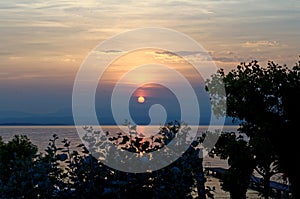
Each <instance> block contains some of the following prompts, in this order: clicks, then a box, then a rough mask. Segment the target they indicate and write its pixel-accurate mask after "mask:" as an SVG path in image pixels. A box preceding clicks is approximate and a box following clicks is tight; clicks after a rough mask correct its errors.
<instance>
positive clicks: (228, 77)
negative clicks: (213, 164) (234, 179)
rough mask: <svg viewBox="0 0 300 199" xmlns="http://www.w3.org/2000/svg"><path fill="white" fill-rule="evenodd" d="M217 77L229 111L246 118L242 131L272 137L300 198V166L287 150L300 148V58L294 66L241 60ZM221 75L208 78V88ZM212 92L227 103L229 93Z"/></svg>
mask: <svg viewBox="0 0 300 199" xmlns="http://www.w3.org/2000/svg"><path fill="white" fill-rule="evenodd" d="M215 77H218V78H221V79H222V80H223V83H224V85H225V90H226V100H227V110H226V113H227V115H228V116H230V117H233V118H237V119H239V120H241V121H244V122H243V125H241V127H240V131H241V132H245V133H247V135H248V136H249V137H250V139H252V138H253V137H254V136H253V134H256V135H255V137H257V135H258V133H260V135H259V136H261V137H263V138H268V139H269V141H270V143H271V144H272V145H273V147H274V152H275V154H276V155H277V156H278V159H279V166H280V169H281V171H282V172H284V173H286V175H287V176H288V178H289V180H290V182H291V187H292V192H293V197H294V198H299V189H297V187H296V186H297V175H296V173H297V168H299V167H298V166H297V163H296V162H297V161H295V159H294V158H296V157H294V158H290V157H289V155H287V154H291V153H293V152H295V151H297V148H296V146H297V143H296V139H295V136H296V133H298V131H299V130H298V128H297V127H298V126H297V125H298V120H299V113H300V106H299V102H300V62H298V63H297V64H296V65H295V66H294V67H292V68H288V67H286V66H285V65H284V66H280V65H278V64H275V63H274V62H269V63H268V66H267V67H265V68H262V67H260V66H259V64H258V62H257V61H252V62H250V63H248V64H246V63H241V64H240V65H239V66H237V68H236V69H233V70H231V71H230V72H229V73H228V74H225V72H224V70H222V69H221V70H219V72H218V73H217V74H216V75H215ZM218 78H213V79H212V80H211V81H208V82H207V84H208V85H209V86H208V87H207V88H214V85H219V84H220V83H222V81H221V80H218V81H214V80H215V79H218ZM209 92H210V94H211V96H212V99H213V100H212V103H213V104H214V105H218V104H220V103H221V104H224V100H225V97H224V96H219V95H220V94H219V93H218V91H217V90H216V89H210V90H209ZM215 111H216V112H219V113H220V114H221V113H222V114H224V112H225V110H215ZM246 127H247V128H246ZM249 127H251V128H249ZM249 129H250V130H249ZM251 129H255V131H251Z"/></svg>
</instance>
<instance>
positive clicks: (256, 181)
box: [204, 167, 291, 199]
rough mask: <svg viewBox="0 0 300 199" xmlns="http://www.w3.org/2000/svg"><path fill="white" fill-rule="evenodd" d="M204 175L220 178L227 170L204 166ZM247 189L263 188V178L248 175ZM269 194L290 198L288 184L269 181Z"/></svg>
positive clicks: (259, 190) (260, 189)
mask: <svg viewBox="0 0 300 199" xmlns="http://www.w3.org/2000/svg"><path fill="white" fill-rule="evenodd" d="M204 171H205V173H206V175H209V176H213V177H215V178H218V179H222V176H223V175H224V174H225V173H226V172H227V169H225V168H222V167H205V168H204ZM249 189H252V190H255V191H258V192H261V191H262V190H263V179H262V178H260V177H257V176H254V175H252V176H251V177H250V183H249ZM270 189H271V195H272V197H274V198H287V199H288V198H291V189H290V186H289V185H286V184H283V183H280V182H276V181H270Z"/></svg>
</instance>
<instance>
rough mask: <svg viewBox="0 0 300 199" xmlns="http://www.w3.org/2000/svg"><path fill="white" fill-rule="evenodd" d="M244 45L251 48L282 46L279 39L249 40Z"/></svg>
mask: <svg viewBox="0 0 300 199" xmlns="http://www.w3.org/2000/svg"><path fill="white" fill-rule="evenodd" d="M242 46H243V47H249V48H256V47H276V46H280V44H279V43H278V42H277V41H268V40H262V41H247V42H245V43H243V45H242Z"/></svg>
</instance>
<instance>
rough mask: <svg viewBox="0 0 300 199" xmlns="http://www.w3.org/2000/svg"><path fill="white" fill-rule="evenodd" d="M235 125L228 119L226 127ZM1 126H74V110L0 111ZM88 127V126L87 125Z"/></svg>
mask: <svg viewBox="0 0 300 199" xmlns="http://www.w3.org/2000/svg"><path fill="white" fill-rule="evenodd" d="M209 120H210V118H209V116H205V115H204V116H201V124H200V125H209ZM143 121H147V120H146V119H145V118H138V120H137V121H135V122H136V123H138V124H139V125H143V124H147V123H145V122H143ZM101 124H102V125H115V121H114V120H113V119H112V117H101ZM236 124H238V123H235V124H233V123H232V119H231V118H226V122H225V125H236ZM0 125H74V120H73V116H72V109H61V110H58V111H56V112H53V113H26V112H21V111H0ZM87 125H88V124H87Z"/></svg>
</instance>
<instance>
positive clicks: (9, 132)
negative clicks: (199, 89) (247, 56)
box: [0, 126, 237, 151]
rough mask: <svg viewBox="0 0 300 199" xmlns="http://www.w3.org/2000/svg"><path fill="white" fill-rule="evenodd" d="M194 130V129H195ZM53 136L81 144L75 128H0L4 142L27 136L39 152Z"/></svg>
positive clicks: (147, 131) (146, 130) (149, 129)
mask: <svg viewBox="0 0 300 199" xmlns="http://www.w3.org/2000/svg"><path fill="white" fill-rule="evenodd" d="M126 128H127V127H124V128H122V130H123V131H125V132H128V131H127V129H126ZM159 128H160V126H138V127H137V132H139V133H142V134H144V135H151V134H156V133H157V132H158V131H159ZM195 128H196V127H195ZM207 128H208V126H199V128H198V131H200V132H204V131H206V130H207ZM236 129H237V126H225V127H223V130H224V131H236ZM102 130H103V131H109V132H112V133H116V132H119V131H120V129H119V128H118V127H117V126H102ZM53 134H57V135H58V137H59V141H58V144H61V141H62V140H63V139H64V138H67V139H69V140H70V141H71V144H72V146H77V145H78V144H81V140H80V137H79V135H78V133H77V130H76V128H75V126H0V136H1V137H2V139H3V140H4V141H8V140H10V139H12V138H13V136H14V135H27V137H28V138H29V139H30V140H31V141H32V143H33V144H35V145H37V146H38V148H39V150H40V151H44V149H45V148H46V147H47V146H48V143H49V139H50V138H52V135H53Z"/></svg>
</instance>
